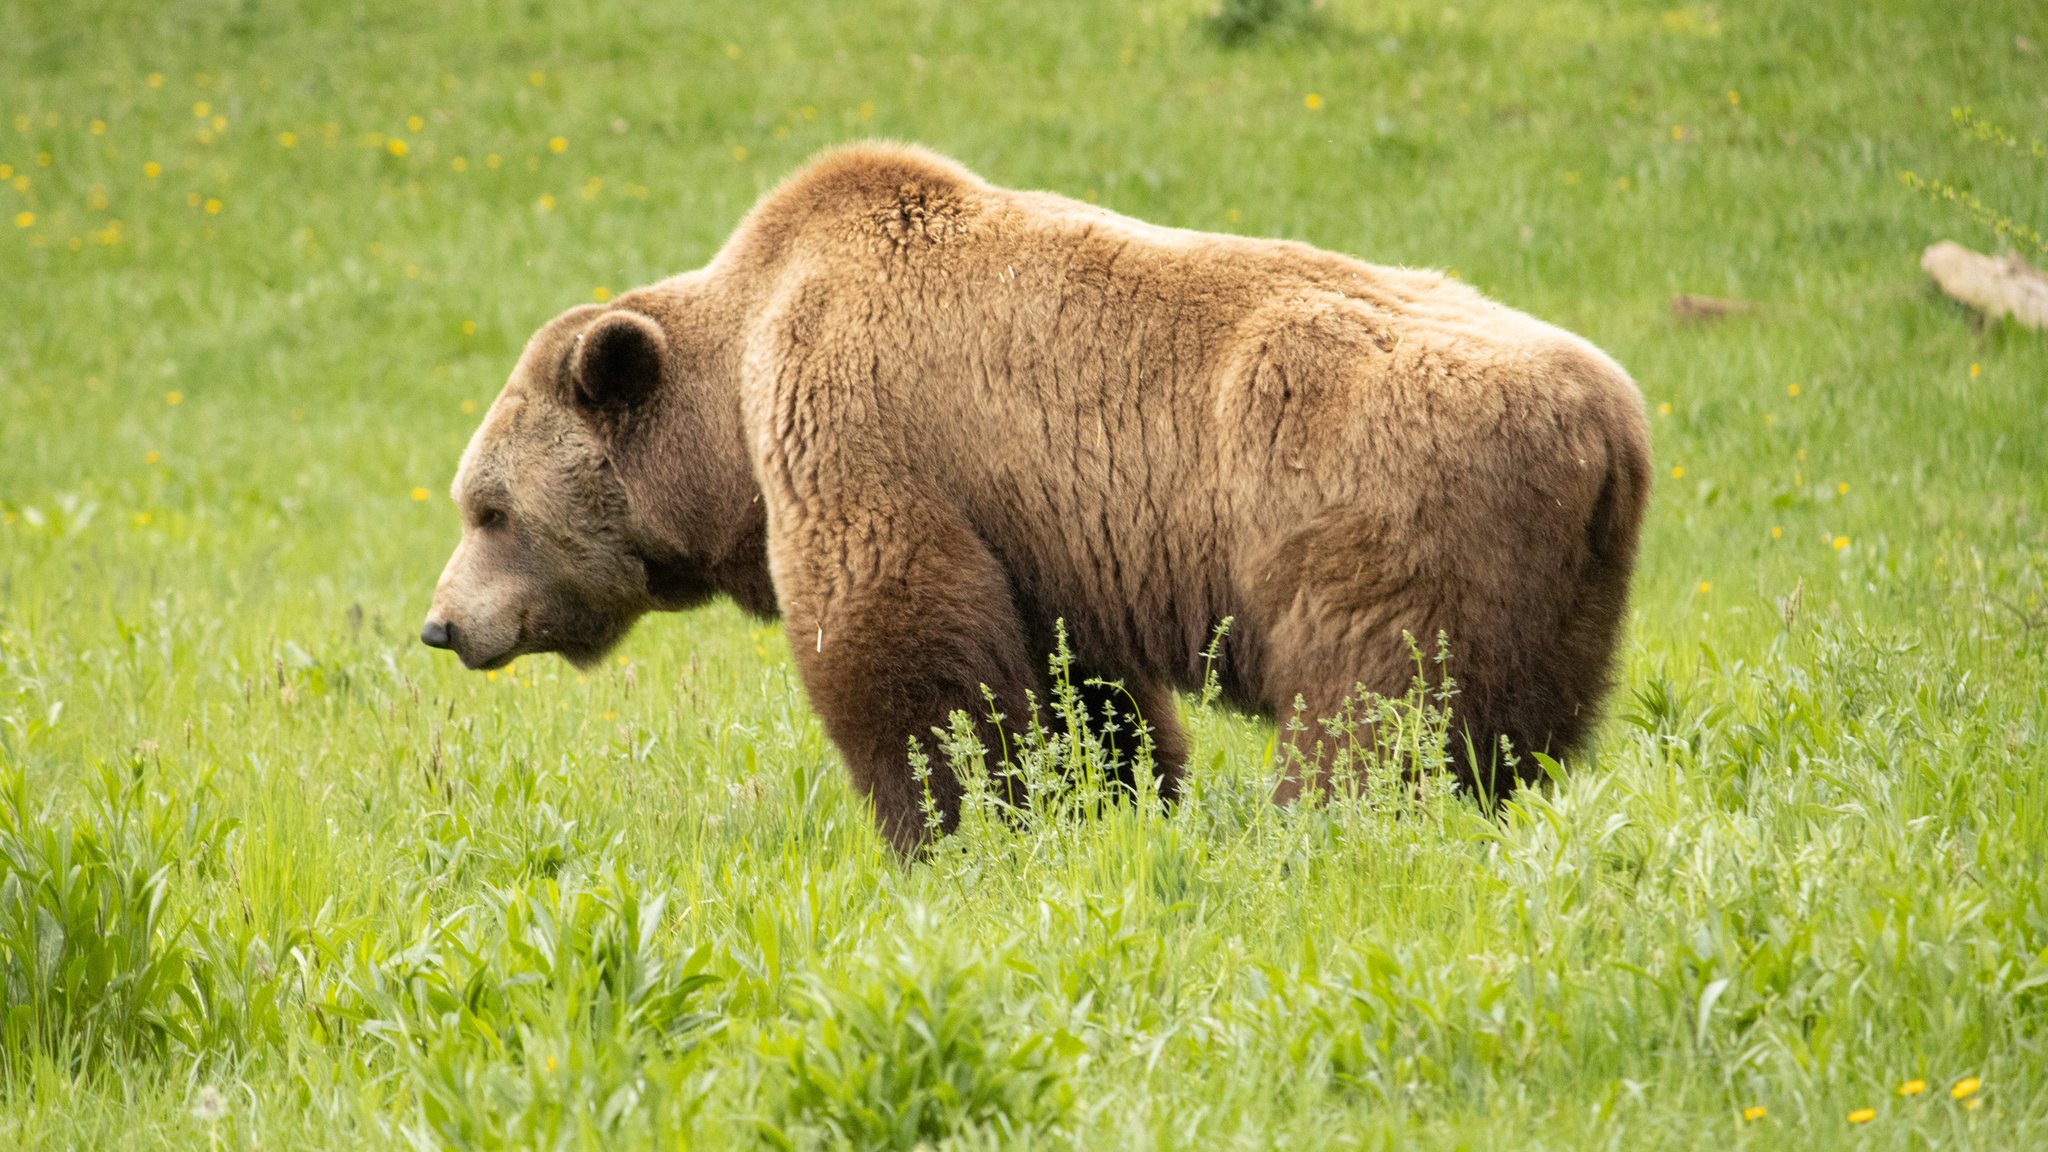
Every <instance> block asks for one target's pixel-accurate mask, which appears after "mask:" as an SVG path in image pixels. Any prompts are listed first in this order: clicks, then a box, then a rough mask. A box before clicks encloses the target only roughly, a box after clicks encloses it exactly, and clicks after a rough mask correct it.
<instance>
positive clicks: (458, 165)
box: [448, 156, 469, 172]
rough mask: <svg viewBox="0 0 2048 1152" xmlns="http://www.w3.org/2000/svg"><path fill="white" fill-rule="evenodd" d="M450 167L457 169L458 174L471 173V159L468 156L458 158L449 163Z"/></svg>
mask: <svg viewBox="0 0 2048 1152" xmlns="http://www.w3.org/2000/svg"><path fill="white" fill-rule="evenodd" d="M448 166H449V167H450V168H453V169H455V170H456V171H457V172H467V171H469V158H468V157H466V156H457V157H456V158H455V159H453V160H450V161H449V162H448Z"/></svg>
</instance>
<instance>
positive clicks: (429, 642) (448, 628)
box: [420, 617, 455, 649]
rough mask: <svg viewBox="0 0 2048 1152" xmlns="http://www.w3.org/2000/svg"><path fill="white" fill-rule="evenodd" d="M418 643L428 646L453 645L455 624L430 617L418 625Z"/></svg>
mask: <svg viewBox="0 0 2048 1152" xmlns="http://www.w3.org/2000/svg"><path fill="white" fill-rule="evenodd" d="M420 643H422V644H425V645H426V646H427V647H429V648H448V649H452V648H454V647H455V625H453V624H450V623H448V622H447V621H446V620H435V619H432V618H431V617H430V618H429V619H428V620H427V622H426V623H425V624H424V625H422V626H421V627H420Z"/></svg>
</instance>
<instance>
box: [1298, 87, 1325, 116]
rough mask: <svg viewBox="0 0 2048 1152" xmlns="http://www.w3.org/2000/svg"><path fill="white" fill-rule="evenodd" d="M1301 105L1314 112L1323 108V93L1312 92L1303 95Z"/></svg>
mask: <svg viewBox="0 0 2048 1152" xmlns="http://www.w3.org/2000/svg"><path fill="white" fill-rule="evenodd" d="M1301 106H1302V107H1304V108H1306V109H1308V110H1309V111H1311V112H1314V111H1315V110H1317V109H1318V108H1321V107H1322V106H1323V96H1322V93H1320V92H1311V93H1309V94H1308V95H1306V96H1303V97H1302V98H1301Z"/></svg>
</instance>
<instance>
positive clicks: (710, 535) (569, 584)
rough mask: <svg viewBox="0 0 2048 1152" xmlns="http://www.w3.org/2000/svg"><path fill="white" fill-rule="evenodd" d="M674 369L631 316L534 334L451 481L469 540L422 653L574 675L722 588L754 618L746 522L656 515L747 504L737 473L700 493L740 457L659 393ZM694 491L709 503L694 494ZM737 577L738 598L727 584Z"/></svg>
mask: <svg viewBox="0 0 2048 1152" xmlns="http://www.w3.org/2000/svg"><path fill="white" fill-rule="evenodd" d="M622 303H623V301H622ZM675 361H676V357H675V355H674V354H673V353H672V350H671V348H670V340H669V339H668V336H667V335H666V333H665V332H664V329H663V325H662V324H661V323H660V322H658V321H657V320H656V319H655V318H653V317H652V316H650V315H648V314H646V313H644V312H640V311H635V310H632V309H630V308H624V307H615V308H609V309H607V308H603V307H599V306H595V305H585V306H583V307H579V308H572V309H570V310H569V311H567V312H565V313H563V314H562V315H560V316H557V317H556V318H555V319H554V320H552V321H550V322H549V323H547V324H546V325H544V326H543V327H542V328H541V329H540V331H538V332H536V333H535V334H534V336H533V338H532V339H531V340H529V341H528V342H527V345H526V350H525V352H523V353H522V354H521V355H520V357H519V362H518V364H517V366H516V367H514V369H513V371H512V375H511V378H510V379H509V380H508V381H507V382H506V385H505V388H504V391H503V392H501V393H500V394H499V396H498V399H497V400H496V401H495V402H494V403H493V404H492V405H491V408H490V411H489V412H487V413H486V414H485V416H484V420H483V423H482V425H481V426H479V427H478V428H477V431H476V434H475V436H474V437H472V438H471V440H470V443H469V447H468V449H467V450H466V451H464V453H463V455H462V462H461V465H460V466H459V467H458V469H457V471H456V475H455V485H454V491H453V495H454V499H455V504H456V507H457V508H458V509H460V511H461V514H462V539H461V541H460V542H459V543H458V544H457V545H456V547H455V554H454V555H453V556H451V557H449V560H448V565H447V567H446V569H444V570H443V572H442V573H441V580H440V583H439V584H438V585H436V587H435V589H434V601H433V606H432V607H431V608H430V609H429V611H428V613H427V620H426V624H425V626H424V627H422V628H421V630H420V639H421V640H422V641H423V642H424V643H426V644H428V645H429V646H432V647H435V648H446V649H451V650H453V651H454V652H455V653H456V654H457V655H459V656H460V657H461V658H462V662H463V664H464V665H466V666H467V667H470V668H473V669H483V668H497V667H501V666H503V665H504V664H506V663H508V662H509V661H511V660H512V659H513V658H514V657H517V656H521V655H526V654H529V653H540V652H559V653H561V654H562V655H563V656H566V657H567V658H568V659H569V660H570V661H571V662H572V663H574V664H576V665H578V666H579V667H581V666H587V665H589V664H591V663H593V662H595V661H597V660H598V659H600V658H602V657H603V656H604V654H605V653H606V652H607V651H608V650H610V649H611V647H612V646H613V645H615V644H617V643H618V641H619V640H620V639H622V638H623V637H624V636H625V635H626V633H627V631H629V630H630V629H631V628H632V626H633V623H634V622H635V621H636V620H638V619H639V618H640V617H641V616H642V615H644V614H646V613H647V612H650V611H679V610H682V609H685V608H690V607H693V606H695V605H696V604H699V603H702V602H703V601H704V600H706V599H708V598H709V597H711V596H712V595H713V594H715V593H717V592H720V591H727V592H736V594H738V595H739V598H740V600H741V603H742V605H743V606H745V607H749V608H754V609H755V610H757V611H759V610H760V608H759V606H758V605H757V604H754V603H750V597H749V596H748V595H747V594H746V592H745V590H744V586H746V585H747V581H746V580H745V579H744V577H745V575H746V573H747V570H748V569H749V568H750V567H751V568H758V569H760V570H761V571H762V573H763V574H764V575H763V579H762V583H763V584H765V566H764V565H762V564H761V563H760V562H759V560H758V556H756V557H755V558H754V561H753V563H752V564H751V565H750V564H748V563H747V559H748V557H747V556H746V555H744V554H745V553H749V552H757V551H758V550H756V549H749V548H747V547H746V546H745V544H746V535H745V532H744V531H743V521H744V519H745V518H744V516H738V517H735V516H733V515H731V514H730V512H729V511H727V514H726V517H725V519H724V521H723V522H722V523H717V524H716V525H715V526H713V525H712V524H710V523H709V522H708V521H707V520H706V518H705V517H702V516H699V515H686V516H681V517H679V516H676V515H673V514H670V515H664V514H663V511H664V509H669V508H672V507H675V506H677V505H678V504H679V503H680V505H681V506H683V507H684V508H686V509H688V510H689V511H691V512H708V513H713V514H715V513H717V512H718V511H720V509H719V507H718V505H720V504H730V503H732V502H733V500H735V499H743V498H745V497H744V495H743V494H740V493H735V492H733V491H730V489H732V488H733V487H734V484H733V481H732V478H731V477H730V475H725V474H726V473H730V471H731V468H730V467H729V466H728V467H725V468H722V469H717V470H716V471H717V472H718V473H719V474H720V478H721V480H722V483H718V484H711V485H708V487H709V488H710V489H712V490H711V491H701V489H702V488H704V487H706V485H703V484H702V483H701V481H702V480H703V479H705V478H706V477H708V475H709V474H710V473H708V472H706V469H705V462H706V459H707V458H708V459H714V460H716V459H723V458H725V457H728V456H731V455H734V453H735V452H736V449H732V450H727V449H726V448H725V446H724V445H722V444H709V443H705V442H704V441H705V437H706V436H707V435H708V434H709V431H710V430H709V429H708V428H707V427H705V421H704V419H703V418H702V413H701V412H696V413H694V414H693V412H692V409H693V408H699V407H702V406H703V405H702V404H701V403H699V404H695V405H693V404H689V403H680V402H677V401H678V400H687V399H688V398H687V397H681V398H669V399H664V393H666V392H668V391H671V389H668V388H665V387H664V384H665V383H675V382H674V381H672V380H671V379H670V377H671V376H673V375H674V373H673V369H674V368H675ZM731 434H732V439H733V440H734V441H735V443H736V442H737V428H736V427H735V428H733V429H732V430H731ZM650 455H665V456H668V457H670V462H669V463H668V465H667V466H666V467H662V466H660V461H658V460H650V459H649V457H650ZM700 472H706V476H705V477H700V476H699V475H697V474H698V473H700ZM650 477H652V479H650ZM745 479H746V480H747V481H749V482H750V479H751V478H750V477H745ZM636 485H637V486H639V487H640V488H642V489H643V490H642V491H640V492H638V493H636V492H635V491H634V490H633V489H634V488H635V486H636ZM678 487H680V488H682V489H684V490H685V493H683V494H679V493H678V492H677V491H676V489H677V488H678ZM693 487H696V488H698V489H700V491H699V492H698V493H697V494H698V495H702V496H704V497H705V499H703V500H693V499H689V498H688V494H687V490H689V489H691V488H693ZM679 497H680V498H679ZM749 503H751V500H749ZM698 505H705V506H707V507H702V508H699V507H697V506H698ZM736 540H737V541H738V545H739V546H738V547H737V548H736V547H735V541H736ZM736 552H737V553H740V554H742V555H738V556H736V555H735V553H736ZM729 569H737V570H738V572H739V575H740V577H741V579H740V580H739V583H740V584H741V585H742V586H743V588H742V589H735V588H733V587H727V585H728V584H729V583H732V582H733V579H734V572H733V571H729ZM767 596H768V599H769V602H770V604H771V605H772V592H770V593H767ZM751 599H758V596H755V597H751Z"/></svg>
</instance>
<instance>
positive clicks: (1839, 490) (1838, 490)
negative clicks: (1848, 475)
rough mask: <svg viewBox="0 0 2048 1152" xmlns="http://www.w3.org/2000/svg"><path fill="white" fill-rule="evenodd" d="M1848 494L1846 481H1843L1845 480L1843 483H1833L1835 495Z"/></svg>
mask: <svg viewBox="0 0 2048 1152" xmlns="http://www.w3.org/2000/svg"><path fill="white" fill-rule="evenodd" d="M1848 494H1849V485H1848V483H1847V482H1846V481H1845V482H1843V483H1840V484H1837V485H1835V495H1837V496H1847V495H1848Z"/></svg>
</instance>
